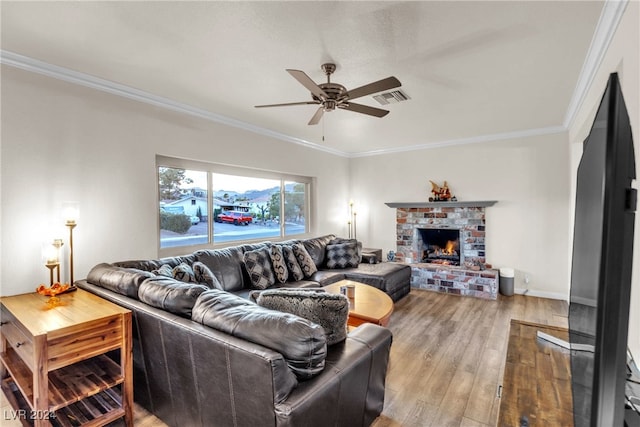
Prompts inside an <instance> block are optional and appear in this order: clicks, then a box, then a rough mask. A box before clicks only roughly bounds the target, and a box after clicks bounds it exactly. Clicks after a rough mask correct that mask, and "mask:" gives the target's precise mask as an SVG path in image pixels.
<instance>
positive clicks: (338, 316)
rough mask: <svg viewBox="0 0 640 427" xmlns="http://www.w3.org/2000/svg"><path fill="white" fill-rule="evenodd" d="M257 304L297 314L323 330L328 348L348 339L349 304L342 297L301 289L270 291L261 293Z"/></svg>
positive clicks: (344, 297) (345, 298)
mask: <svg viewBox="0 0 640 427" xmlns="http://www.w3.org/2000/svg"><path fill="white" fill-rule="evenodd" d="M256 303H257V304H258V305H260V306H262V307H265V308H269V309H271V310H278V311H283V312H285V313H291V314H295V315H296V316H300V317H302V318H305V319H307V320H309V321H311V322H313V323H316V324H318V325H320V326H322V327H323V328H324V332H325V335H326V337H327V345H333V344H337V343H339V342H341V341H344V340H345V339H346V338H347V318H348V317H349V300H348V299H347V297H346V296H344V295H341V294H330V293H328V292H317V291H307V290H301V289H269V290H266V291H263V292H260V294H259V295H258V297H257V298H256Z"/></svg>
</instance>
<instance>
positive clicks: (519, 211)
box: [351, 133, 570, 299]
mask: <svg viewBox="0 0 640 427" xmlns="http://www.w3.org/2000/svg"><path fill="white" fill-rule="evenodd" d="M568 164H569V150H568V144H567V134H566V133H561V134H554V135H545V136H535V137H528V138H522V139H517V140H505V141H496V142H491V143H482V144H473V145H464V146H453V147H448V148H437V149H428V150H422V151H412V152H407V153H396V154H388V155H381V156H373V157H363V158H355V159H352V161H351V180H352V184H353V185H352V195H351V197H352V198H354V200H356V201H357V202H358V204H359V205H362V206H363V207H364V208H361V210H362V211H363V213H366V215H364V214H363V215H358V238H359V239H361V240H363V241H364V244H365V246H370V247H379V248H383V251H384V252H385V253H386V252H387V251H388V250H390V249H394V250H395V246H396V228H395V214H396V212H395V209H392V208H389V207H387V206H386V205H385V204H384V203H385V202H426V201H428V198H429V196H430V191H431V184H430V183H429V180H433V181H435V182H437V183H439V184H442V181H444V180H447V181H448V184H449V186H450V188H451V190H452V194H453V195H455V196H456V197H457V198H458V200H461V201H471V200H497V201H498V203H497V204H496V205H494V206H493V207H489V208H487V211H486V223H487V228H486V245H487V248H486V249H487V261H488V262H489V263H491V264H493V266H494V267H506V266H509V267H513V268H515V269H516V284H515V287H516V289H517V290H518V288H520V289H523V288H525V284H524V281H523V279H524V275H525V274H526V275H529V276H530V278H531V281H530V283H529V285H528V287H529V289H530V293H531V294H536V295H540V296H547V297H552V298H564V299H566V298H567V297H568V291H569V262H568V245H569V238H568V235H567V231H566V230H567V227H568V218H569V214H568V211H569V206H570V203H569V169H568ZM382 171H384V173H381V172H382Z"/></svg>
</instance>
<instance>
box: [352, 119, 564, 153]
mask: <svg viewBox="0 0 640 427" xmlns="http://www.w3.org/2000/svg"><path fill="white" fill-rule="evenodd" d="M566 131H567V129H566V128H565V127H564V126H550V127H546V128H537V129H526V130H518V131H514V132H503V133H494V134H491V135H479V136H472V137H469V138H460V139H450V140H448V141H439V142H433V143H427V144H420V145H411V146H407V147H398V148H390V149H383V150H372V151H365V152H361V153H354V154H351V155H350V156H349V157H369V156H378V155H382V154H392V153H403V152H407V151H417V150H428V149H433V148H442V147H452V146H456V145H469V144H478V143H483V142H492V141H502V140H505V139H516V138H528V137H531V136H538V135H550V134H555V133H562V132H566Z"/></svg>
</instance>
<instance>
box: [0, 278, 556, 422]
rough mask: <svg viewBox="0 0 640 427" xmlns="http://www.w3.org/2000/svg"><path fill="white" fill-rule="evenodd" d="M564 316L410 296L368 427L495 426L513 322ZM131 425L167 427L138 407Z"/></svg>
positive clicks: (534, 301) (522, 304) (515, 304)
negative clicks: (378, 410)
mask: <svg viewBox="0 0 640 427" xmlns="http://www.w3.org/2000/svg"><path fill="white" fill-rule="evenodd" d="M567 310H568V306H567V303H566V302H564V301H558V300H550V299H543V298H535V297H525V296H522V295H514V296H512V297H502V296H499V297H498V300H497V301H486V300H481V299H476V298H470V297H459V296H454V295H445V294H440V293H436V292H430V291H423V290H417V289H412V290H411V293H410V294H409V295H408V296H406V297H405V298H403V299H402V300H400V301H399V302H398V303H396V305H395V311H394V313H393V314H392V316H391V321H390V323H389V328H390V329H391V330H392V331H393V336H394V338H393V345H392V346H391V357H390V362H389V371H388V375H387V383H386V393H385V405H384V411H383V413H382V415H381V416H380V417H378V418H377V419H376V420H375V421H374V423H373V427H388V426H394V427H395V426H407V427H412V426H415V427H429V426H433V427H445V426H456V427H458V426H460V427H482V426H495V425H496V423H497V420H498V409H499V405H500V401H499V399H498V398H497V397H496V395H497V388H498V385H499V384H500V382H501V380H502V373H503V369H504V363H505V357H506V347H507V340H508V337H509V323H510V321H511V319H519V320H525V321H529V322H535V323H541V324H545V325H553V326H561V327H566V326H567ZM5 405H6V400H4V396H3V401H2V404H0V407H2V409H5V408H7V407H6V406H5ZM7 412H8V408H7ZM3 418H4V419H2V421H1V422H0V424H2V425H3V427H4V426H5V425H6V426H7V427H9V426H12V425H13V424H11V423H9V422H7V421H6V417H3ZM5 422H6V423H7V424H5ZM16 425H19V423H18V424H16ZM135 425H136V427H138V426H141V427H163V426H165V424H164V423H162V422H161V421H160V420H158V419H157V418H155V417H154V416H153V415H151V414H149V413H148V412H147V411H145V410H144V409H143V408H141V407H140V406H138V405H136V407H135Z"/></svg>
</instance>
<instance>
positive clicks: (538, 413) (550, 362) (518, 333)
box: [498, 320, 573, 427]
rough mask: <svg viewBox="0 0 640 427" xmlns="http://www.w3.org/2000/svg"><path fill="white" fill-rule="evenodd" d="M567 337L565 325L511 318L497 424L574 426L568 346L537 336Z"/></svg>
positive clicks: (516, 426)
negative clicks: (566, 347)
mask: <svg viewBox="0 0 640 427" xmlns="http://www.w3.org/2000/svg"><path fill="white" fill-rule="evenodd" d="M538 331H542V332H545V333H547V334H549V335H553V336H554V337H556V338H560V339H563V340H565V341H566V340H568V339H569V333H568V331H567V329H566V328H558V327H554V326H547V325H539V324H535V323H527V322H522V321H519V320H511V327H510V329H509V347H508V349H507V360H506V363H505V368H504V378H503V381H502V398H501V402H500V414H499V418H498V426H500V427H503V426H505V427H507V426H513V427H520V425H521V421H522V419H523V417H526V419H527V421H528V425H529V426H530V427H533V426H537V425H540V426H546V425H552V426H563V427H572V426H573V401H572V397H571V396H572V394H571V361H570V353H569V350H567V349H564V348H561V347H558V346H556V345H555V344H552V343H550V342H548V341H544V340H542V339H539V338H537V332H538Z"/></svg>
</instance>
